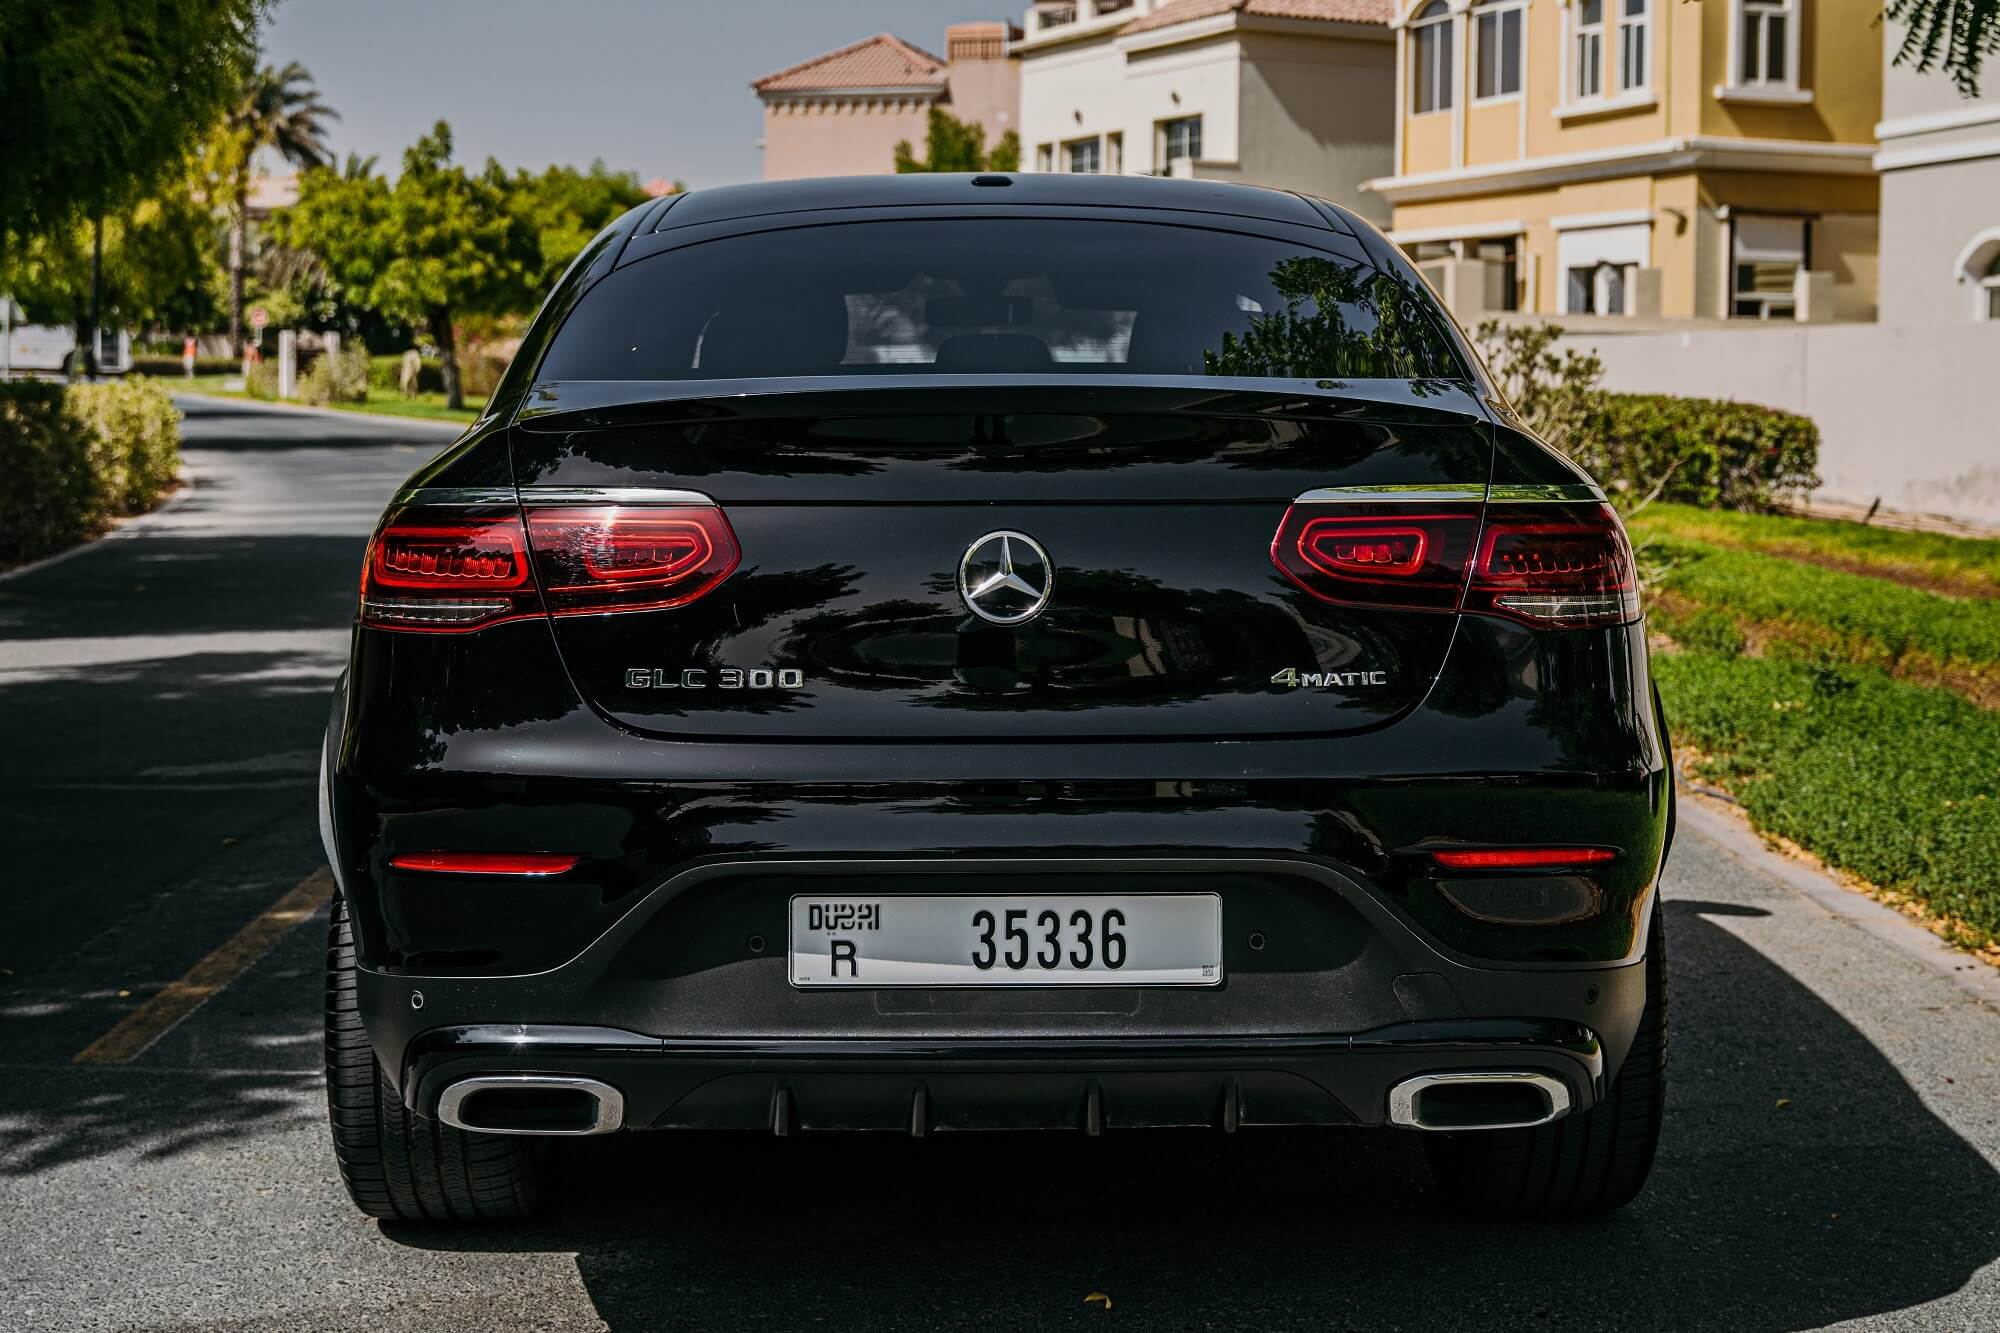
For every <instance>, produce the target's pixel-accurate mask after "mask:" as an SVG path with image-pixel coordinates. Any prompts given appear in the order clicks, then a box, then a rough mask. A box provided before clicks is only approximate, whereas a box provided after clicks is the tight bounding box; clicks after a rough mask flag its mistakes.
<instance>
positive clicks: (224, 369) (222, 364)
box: [132, 356, 243, 376]
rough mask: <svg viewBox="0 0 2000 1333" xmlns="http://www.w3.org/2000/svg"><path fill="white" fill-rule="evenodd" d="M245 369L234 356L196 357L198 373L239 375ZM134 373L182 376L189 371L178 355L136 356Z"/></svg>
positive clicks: (134, 358) (195, 365) (195, 371)
mask: <svg viewBox="0 0 2000 1333" xmlns="http://www.w3.org/2000/svg"><path fill="white" fill-rule="evenodd" d="M242 371H243V363H242V362H241V361H238V360H237V359H236V358H235V357H233V356H198V357H196V358H195V359H194V373H195V374H197V375H237V374H241V373H242ZM132 373H133V374H134V375H160V376H180V375H185V374H186V373H187V370H186V367H184V366H182V365H181V359H180V357H178V356H135V357H133V358H132Z"/></svg>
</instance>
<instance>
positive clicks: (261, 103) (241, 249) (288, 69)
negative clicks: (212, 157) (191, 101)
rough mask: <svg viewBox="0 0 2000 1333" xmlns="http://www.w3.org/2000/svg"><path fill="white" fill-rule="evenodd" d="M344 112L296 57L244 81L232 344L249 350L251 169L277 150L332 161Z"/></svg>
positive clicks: (230, 131) (234, 200)
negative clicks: (333, 136)
mask: <svg viewBox="0 0 2000 1333" xmlns="http://www.w3.org/2000/svg"><path fill="white" fill-rule="evenodd" d="M339 119H340V113H339V112H338V111H335V110H334V109H333V108H332V107H330V106H328V105H327V104H326V103H324V102H322V101H320V100H319V92H318V90H317V89H315V88H314V87H313V86H312V75H311V74H309V73H308V72H307V71H306V67H305V66H304V65H301V64H300V63H299V62H298V61H296V60H294V61H292V62H291V63H290V64H288V65H286V66H285V67H284V68H283V69H273V68H272V67H271V66H269V65H266V66H264V68H262V69H260V70H258V71H257V72H256V73H254V74H252V75H250V77H249V78H248V79H247V80H246V81H245V82H244V85H243V94H242V96H241V98H240V99H239V100H238V101H237V104H236V108H235V109H234V110H233V111H231V112H230V113H229V121H228V124H227V126H226V129H225V135H226V138H227V140H228V142H229V145H230V149H231V152H230V160H229V174H230V196H229V208H230V212H229V344H230V346H231V347H232V348H233V349H234V350H235V353H236V355H237V356H239V357H240V356H242V355H243V275H244V269H245V263H244V254H245V249H246V245H247V233H248V231H249V222H250V219H249V213H250V173H251V171H252V169H253V167H254V166H255V163H256V159H257V154H258V153H260V152H262V151H263V150H264V149H266V148H270V149H275V150H276V151H277V153H278V155H279V156H280V157H283V158H284V159H285V160H286V161H287V162H289V163H291V164H292V165H293V166H295V167H317V166H323V165H325V163H326V161H327V156H328V155H327V147H326V126H325V122H326V121H329V120H339Z"/></svg>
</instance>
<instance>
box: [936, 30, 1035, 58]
mask: <svg viewBox="0 0 2000 1333" xmlns="http://www.w3.org/2000/svg"><path fill="white" fill-rule="evenodd" d="M1020 35H1021V33H1020V30H1019V29H1018V28H1016V27H1015V26H1014V25H1013V24H1011V23H1002V22H998V21H978V22H972V23H954V24H952V25H951V26H949V27H947V28H946V29H945V30H944V58H945V59H946V60H947V61H949V62H950V63H951V64H954V65H957V64H961V63H964V62H969V61H974V60H1005V59H1006V58H1007V42H1008V39H1009V38H1014V39H1018V38H1019V37H1020Z"/></svg>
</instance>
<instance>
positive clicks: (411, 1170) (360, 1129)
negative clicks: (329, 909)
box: [326, 894, 542, 1222]
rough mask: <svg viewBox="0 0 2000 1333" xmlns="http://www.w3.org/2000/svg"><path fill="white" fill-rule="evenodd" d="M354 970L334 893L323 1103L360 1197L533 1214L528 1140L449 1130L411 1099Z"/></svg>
mask: <svg viewBox="0 0 2000 1333" xmlns="http://www.w3.org/2000/svg"><path fill="white" fill-rule="evenodd" d="M354 971H355V964H354V931H353V927H352V926H351V925H350V924H349V922H348V919H347V904H346V903H344V902H342V901H341V899H340V896H339V895H338V894H335V895H334V899H333V916H332V919H331V920H330V921H329V922H328V926H327V941H326V1111H327V1119H328V1120H329V1121H331V1122H332V1126H333V1153H334V1156H335V1158H337V1159H338V1160H339V1163H340V1178H341V1182H342V1183H343V1184H345V1185H346V1186H347V1193H348V1196H349V1197H350V1198H352V1199H353V1200H354V1206H355V1207H357V1208H359V1209H360V1210H361V1211H362V1212H364V1213H366V1214H368V1216H370V1217H379V1218H381V1219H383V1220H384V1221H398V1222H497V1221H505V1220H507V1219H510V1218H520V1217H527V1216H529V1215H530V1214H531V1213H533V1212H534V1211H535V1208H536V1206H537V1204H538V1203H539V1202H540V1199H541V1192H542V1191H541V1180H540V1171H539V1163H538V1161H537V1159H536V1156H535V1153H534V1151H533V1149H532V1147H531V1146H530V1145H529V1144H528V1143H526V1142H524V1141H523V1140H521V1139H518V1138H512V1137H509V1136H507V1135H500V1134H471V1133H467V1132H466V1131H465V1130H462V1129H453V1128H452V1127H451V1126H450V1125H447V1124H444V1123H442V1122H440V1121H436V1120H427V1119H425V1118H424V1117H422V1116H420V1115H417V1114H415V1113H413V1112H412V1111H410V1110H409V1109H408V1108H407V1107H405V1106H404V1105H403V1099H402V1096H401V1095H400V1094H399V1093H398V1092H397V1091H396V1089H395V1088H394V1087H393V1086H391V1085H390V1082H389V1080H388V1078H387V1076H386V1075H384V1074H383V1072H382V1067H381V1065H380V1064H379V1063H378V1062H377V1061H376V1059H375V1049H374V1047H373V1046H371V1045H370V1044H369V1042H368V1034H367V1032H366V1031H364V1030H363V1028H362V1026H361V1015H360V1012H359V1009H358V1007H357V1004H356V1000H355V991H354Z"/></svg>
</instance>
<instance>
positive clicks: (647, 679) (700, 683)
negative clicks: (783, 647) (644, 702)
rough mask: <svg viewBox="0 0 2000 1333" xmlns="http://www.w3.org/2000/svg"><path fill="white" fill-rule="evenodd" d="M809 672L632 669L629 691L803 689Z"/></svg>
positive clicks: (628, 673) (787, 669)
mask: <svg viewBox="0 0 2000 1333" xmlns="http://www.w3.org/2000/svg"><path fill="white" fill-rule="evenodd" d="M805 687H806V673H805V672H803V671H801V670H799V668H797V667H718V668H716V669H715V670H713V671H711V670H710V669H708V668H707V667H689V668H687V669H686V670H685V671H669V670H667V669H666V668H665V667H628V668H626V670H625V688H626V689H628V690H802V689H804V688H805Z"/></svg>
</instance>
